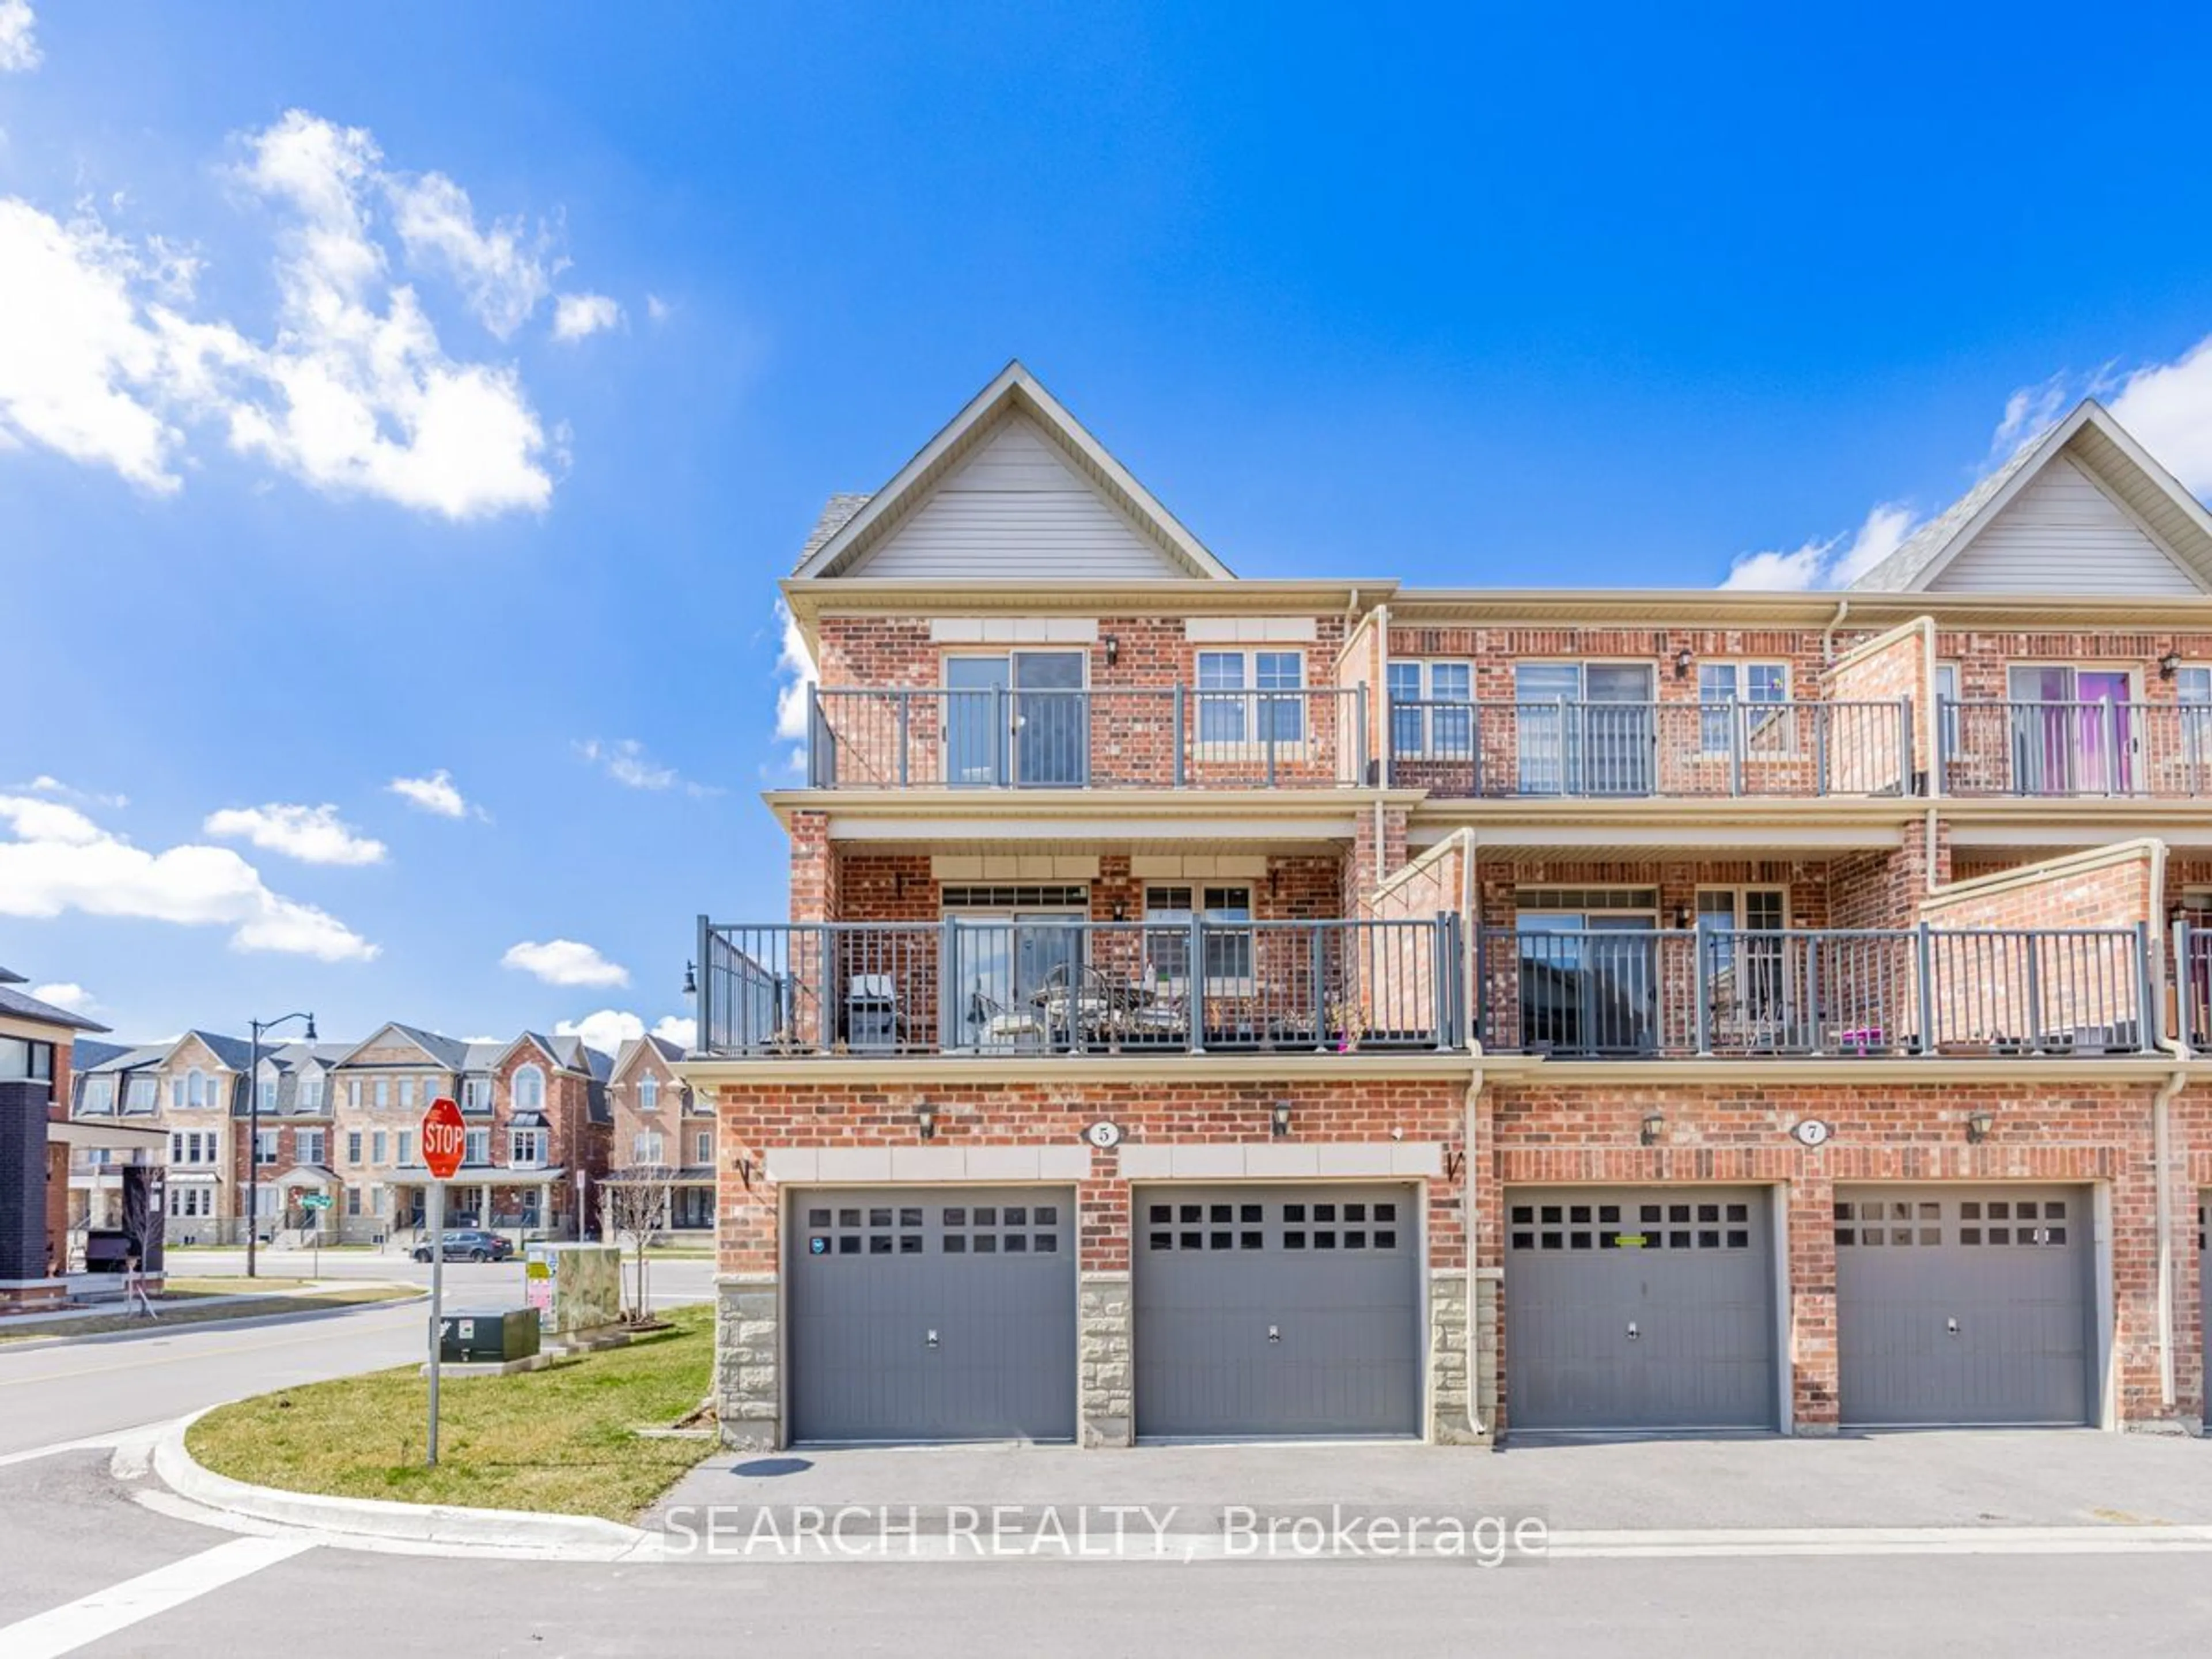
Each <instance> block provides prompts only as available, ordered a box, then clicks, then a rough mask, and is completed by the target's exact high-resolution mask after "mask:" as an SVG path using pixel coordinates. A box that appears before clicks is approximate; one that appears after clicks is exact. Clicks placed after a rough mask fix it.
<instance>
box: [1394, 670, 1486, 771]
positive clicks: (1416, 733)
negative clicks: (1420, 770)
mask: <svg viewBox="0 0 2212 1659" xmlns="http://www.w3.org/2000/svg"><path fill="white" fill-rule="evenodd" d="M1384 674H1385V676H1386V683H1387V684H1388V685H1389V691H1390V752H1391V753H1392V754H1394V755H1407V756H1421V755H1425V756H1429V757H1431V758H1437V759H1444V760H1466V759H1468V758H1470V757H1472V756H1473V754H1474V668H1473V667H1472V665H1469V664H1467V663H1463V662H1394V663H1392V664H1391V665H1389V667H1388V668H1387V669H1386V670H1384ZM1406 703H1413V704H1415V705H1417V706H1416V707H1414V708H1404V707H1401V705H1402V704H1406ZM1421 704H1426V705H1428V706H1427V707H1420V706H1418V705H1421Z"/></svg>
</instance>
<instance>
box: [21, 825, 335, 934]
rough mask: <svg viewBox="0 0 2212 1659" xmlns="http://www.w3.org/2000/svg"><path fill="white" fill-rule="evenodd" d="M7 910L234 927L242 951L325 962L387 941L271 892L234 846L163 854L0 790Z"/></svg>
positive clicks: (170, 850) (24, 913)
mask: <svg viewBox="0 0 2212 1659" xmlns="http://www.w3.org/2000/svg"><path fill="white" fill-rule="evenodd" d="M0 823H6V824H7V825H8V826H9V828H10V829H13V830H14V832H15V839H14V840H12V841H0V915H14V916H30V917H37V918H41V919H43V918H48V917H52V916H58V915H62V914H63V913H64V911H70V910H76V911H81V912H82V913H83V914H85V915H95V916H131V917H137V918H141V919H143V920H146V921H169V922H176V923H179V924H182V925H185V926H193V925H210V924H213V925H221V926H226V927H230V928H232V929H233V930H234V931H233V932H232V933H231V941H230V942H231V945H232V946H233V947H234V949H237V950H240V951H284V952H288V953H291V954H295V955H301V956H311V957H319V958H320V959H321V960H323V961H325V962H368V961H370V960H373V959H374V957H375V956H376V955H377V949H378V947H377V946H375V945H371V944H370V943H368V940H366V939H362V937H361V936H360V935H359V934H358V933H355V932H354V931H353V930H352V929H351V928H349V927H346V926H345V924H344V923H343V922H341V921H338V920H337V917H335V916H332V915H330V914H329V913H328V912H326V911H323V910H319V909H317V908H314V907H313V905H308V904H301V903H300V902H297V901H296V900H293V899H288V898H285V897H283V896H282V895H280V894H277V893H274V892H271V891H270V890H269V888H268V886H267V884H265V883H264V882H263V881H262V879H261V873H260V872H259V871H258V870H256V869H255V868H254V867H253V866H252V865H250V864H248V863H247V862H246V860H244V859H242V858H240V857H239V855H238V854H236V853H234V852H233V851H231V849H230V848H227V847H207V846H201V845H197V844H192V843H186V844H185V845H182V846H177V847H172V848H167V850H165V851H163V852H160V853H149V852H147V851H145V850H144V849H143V848H137V847H134V846H132V845H131V843H130V842H128V841H127V840H125V838H124V837H123V836H118V835H115V834H113V833H112V832H111V831H109V830H106V829H102V828H100V825H98V824H97V823H94V822H93V821H92V819H90V818H88V817H86V816H85V815H84V814H83V813H82V812H80V811H77V810H76V808H74V807H70V806H64V805H59V804H58V803H56V802H53V801H51V800H41V799H38V798H36V797H35V796H29V795H0Z"/></svg>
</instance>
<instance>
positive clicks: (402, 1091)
mask: <svg viewBox="0 0 2212 1659" xmlns="http://www.w3.org/2000/svg"><path fill="white" fill-rule="evenodd" d="M377 1104H378V1105H380V1106H381V1105H382V1104H383V1102H382V1101H378V1102H377ZM399 1109H400V1110H401V1111H403V1112H411V1111H413V1110H414V1109H415V1079H413V1078H411V1077H403V1078H401V1079H399Z"/></svg>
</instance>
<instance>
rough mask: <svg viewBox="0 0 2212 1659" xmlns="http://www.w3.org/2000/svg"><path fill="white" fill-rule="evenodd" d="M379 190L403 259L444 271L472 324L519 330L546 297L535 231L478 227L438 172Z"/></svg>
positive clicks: (498, 223)
mask: <svg viewBox="0 0 2212 1659" xmlns="http://www.w3.org/2000/svg"><path fill="white" fill-rule="evenodd" d="M363 136H364V137H366V136H367V135H366V134H364V135H363ZM383 185H384V194H385V197H386V200H387V201H388V202H390V203H391V204H392V228H393V229H395V230H397V231H398V233H399V240H400V241H401V242H402V243H403V244H404V246H405V247H406V249H407V252H408V256H409V257H410V258H412V259H414V260H416V262H417V263H419V264H430V265H439V266H442V267H444V268H445V269H446V270H447V271H449V272H451V273H452V275H453V279H454V280H455V281H456V282H457V283H459V284H460V287H461V291H462V292H463V293H464V294H465V295H468V299H469V306H470V308H471V310H473V311H474V312H475V313H476V314H477V319H478V320H479V321H481V322H482V323H483V325H484V326H485V327H486V328H488V329H489V330H490V331H492V332H493V333H494V334H496V335H497V336H499V337H500V338H501V339H502V340H504V339H506V338H507V337H508V336H509V335H511V334H513V332H514V331H515V330H516V329H518V328H520V327H521V326H522V325H523V324H524V323H525V322H526V321H527V320H528V319H529V317H530V313H532V312H533V311H535V310H536V309H537V308H538V301H540V300H543V299H544V297H545V296H546V295H547V294H548V293H550V292H551V290H552V287H553V277H552V273H551V272H550V270H548V269H547V268H546V248H547V244H548V240H549V239H548V238H547V236H546V234H545V233H544V231H543V230H542V229H541V230H540V231H538V233H537V234H536V235H535V236H532V237H528V238H526V237H525V235H524V233H523V226H522V221H521V220H520V218H519V217H518V218H514V219H497V220H494V221H493V222H491V224H490V225H489V227H488V228H483V229H478V228H477V216H476V210H475V208H474V207H473V206H472V205H471V203H470V201H469V193H468V191H465V190H463V189H462V188H461V187H460V186H459V185H457V184H455V183H454V182H453V180H452V179H448V178H447V177H446V175H445V174H444V173H424V174H423V175H422V177H421V178H419V179H415V178H406V177H403V176H400V175H397V174H387V175H386V176H385V178H384V179H383Z"/></svg>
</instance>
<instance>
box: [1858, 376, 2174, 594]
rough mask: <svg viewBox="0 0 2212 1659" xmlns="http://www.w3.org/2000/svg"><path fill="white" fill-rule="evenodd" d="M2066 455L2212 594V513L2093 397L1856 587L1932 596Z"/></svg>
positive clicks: (2020, 451) (2015, 455) (1910, 539)
mask: <svg viewBox="0 0 2212 1659" xmlns="http://www.w3.org/2000/svg"><path fill="white" fill-rule="evenodd" d="M2061 456H2063V457H2065V458H2066V459H2067V460H2069V461H2071V462H2072V463H2073V464H2074V465H2075V466H2077V467H2079V468H2081V471H2084V472H2086V473H2087V474H2089V475H2090V476H2091V477H2092V478H2093V481H2094V482H2095V483H2098V484H2100V485H2102V486H2103V488H2104V489H2105V490H2106V493H2107V494H2108V495H2111V496H2112V498H2113V499H2114V501H2116V502H2117V503H2118V509H2119V510H2120V511H2121V512H2123V513H2125V514H2127V515H2128V516H2129V517H2130V518H2131V519H2133V520H2135V521H2136V524H2137V525H2138V526H2139V527H2140V528H2141V529H2142V531H2143V532H2146V535H2147V537H2148V539H2150V540H2152V541H2153V542H2154V544H2156V545H2157V546H2158V547H2159V548H2160V550H2161V551H2163V552H2165V553H2166V554H2169V555H2170V556H2172V558H2173V559H2174V560H2175V562H2177V563H2179V566H2180V567H2181V568H2182V569H2183V570H2184V571H2185V572H2186V573H2187V574H2190V575H2191V576H2192V577H2194V578H2195V580H2197V583H2198V585H2199V586H2202V587H2203V588H2204V589H2206V590H2207V591H2212V513H2207V512H2206V511H2205V510H2204V507H2203V503H2202V502H2200V501H2198V500H2197V498H2196V497H2195V496H2194V495H2191V494H2190V493H2189V491H2188V490H2186V489H2184V488H2182V486H2181V483H2180V482H2179V480H2178V479H2176V478H2175V477H2173V475H2172V473H2170V472H2168V471H2166V469H2165V468H2164V467H2162V466H2160V465H2159V464H2158V462H2157V461H2155V460H2154V459H2152V458H2151V456H2150V454H2149V453H2148V451H2146V450H2145V449H2144V448H2143V447H2142V445H2141V444H2139V443H2137V442H2136V440H2135V437H2134V435H2132V434H2131V433H2130V432H2129V431H2128V429H2127V428H2125V427H2124V426H2122V425H2121V424H2120V423H2119V422H2118V421H2117V420H2115V419H2113V418H2112V411H2111V410H2108V409H2106V407H2105V406H2104V405H2103V404H2100V403H2099V402H2098V401H2097V400H2096V399H2095V398H2083V399H2082V400H2081V403H2080V404H2076V405H2075V408H2074V409H2073V410H2072V411H2071V412H2070V413H2069V414H2068V415H2067V416H2065V418H2064V419H2063V420H2059V421H2055V422H2052V423H2051V425H2049V426H2047V427H2045V428H2044V429H2043V430H2042V431H2040V432H2039V433H2037V434H2036V435H2034V436H2033V437H2031V438H2030V439H2028V440H2027V442H2025V443H2023V444H2022V445H2021V447H2019V448H2018V449H2017V450H2015V451H2014V452H2013V453H2012V455H2011V456H2010V457H2009V458H2008V459H2007V460H2006V461H2005V464H2004V465H2002V466H2000V467H1999V468H1997V469H1996V471H1994V472H1992V473H1990V475H1989V476H1988V477H1985V478H1984V479H1982V480H1981V481H1980V482H1979V483H1977V484H1975V486H1974V487H1973V488H1972V489H1970V490H1968V491H1967V492H1966V494H1965V495H1961V496H1960V498H1959V499H1958V500H1957V501H1954V502H1952V503H1951V505H1950V506H1949V507H1946V508H1944V510H1943V511H1942V512H1941V513H1938V514H1936V517H1934V518H1933V519H1930V520H1929V521H1928V522H1927V523H1926V524H1924V525H1923V526H1921V527H1920V528H1919V529H1918V530H1917V531H1915V532H1913V533H1912V534H1911V536H1909V537H1908V538H1905V543H1904V544H1903V545H1902V546H1900V547H1899V549H1898V550H1897V551H1896V552H1894V553H1893V554H1891V555H1890V556H1888V557H1887V558H1886V559H1884V560H1883V561H1882V562H1881V563H1880V564H1877V565H1875V567H1874V568H1872V569H1871V570H1869V571H1868V572H1867V573H1866V574H1864V575H1863V576H1861V577H1859V578H1858V580H1856V581H1854V582H1853V583H1852V584H1851V586H1852V587H1853V588H1857V589H1865V590H1868V591H1869V592H1881V593H1916V592H1924V591H1926V590H1927V589H1928V588H1929V587H1930V586H1933V585H1934V584H1935V582H1936V579H1937V578H1938V577H1940V576H1941V575H1942V574H1943V572H1944V570H1945V569H1947V568H1948V567H1950V566H1951V565H1952V564H1953V563H1954V562H1956V561H1957V559H1958V558H1959V556H1960V554H1962V553H1964V552H1965V551H1966V550H1967V548H1968V547H1970V546H1971V545H1972V544H1973V542H1974V540H1975V538H1978V537H1979V536H1980V535H1981V534H1982V533H1983V532H1985V531H1986V530H1988V529H1989V528H1990V526H1991V525H1993V524H1994V523H1996V520H1997V518H1998V516H1999V515H2000V514H2001V513H2003V511H2004V510H2005V508H2006V507H2008V506H2009V505H2010V504H2011V503H2012V502H2014V501H2016V500H2018V499H2019V498H2020V496H2021V493H2022V492H2023V491H2024V490H2026V489H2028V488H2029V487H2030V486H2031V485H2033V483H2035V481H2036V480H2037V479H2038V478H2039V477H2042V476H2043V475H2044V474H2045V471H2047V470H2048V469H2050V468H2051V467H2052V466H2053V465H2055V464H2057V463H2058V462H2059V459H2060V457H2061ZM2061 470H2062V471H2063V467H2062V468H2061ZM2147 556H2148V554H2147Z"/></svg>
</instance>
